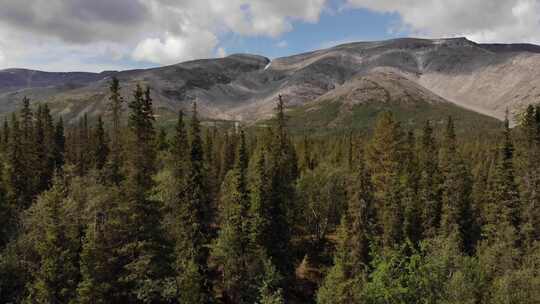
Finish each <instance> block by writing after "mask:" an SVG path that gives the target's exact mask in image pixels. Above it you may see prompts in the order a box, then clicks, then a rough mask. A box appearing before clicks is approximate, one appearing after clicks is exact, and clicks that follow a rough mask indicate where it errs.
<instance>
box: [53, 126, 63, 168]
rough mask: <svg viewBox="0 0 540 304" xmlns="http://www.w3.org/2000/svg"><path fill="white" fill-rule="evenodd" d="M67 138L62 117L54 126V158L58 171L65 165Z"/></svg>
mask: <svg viewBox="0 0 540 304" xmlns="http://www.w3.org/2000/svg"><path fill="white" fill-rule="evenodd" d="M65 144H66V138H65V136H64V121H63V120H62V117H60V118H58V121H57V122H56V125H55V128H54V149H53V159H54V167H55V169H56V170H57V171H58V170H60V169H61V168H62V167H63V166H64V162H65V160H64V153H65V149H66V148H65Z"/></svg>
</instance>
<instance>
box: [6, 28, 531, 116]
mask: <svg viewBox="0 0 540 304" xmlns="http://www.w3.org/2000/svg"><path fill="white" fill-rule="evenodd" d="M112 76H115V77H117V78H118V79H119V80H120V82H121V85H122V88H123V89H122V93H123V95H124V96H125V98H126V99H127V100H129V98H130V97H131V91H132V90H133V88H134V87H135V85H136V84H137V83H140V84H142V85H149V86H150V87H151V88H152V91H153V99H154V104H155V106H156V112H157V115H158V116H162V117H164V118H167V119H169V118H170V119H172V117H173V114H174V113H175V112H177V111H178V110H179V109H187V108H189V107H190V105H191V104H192V103H193V102H194V101H196V102H197V104H198V107H199V110H200V112H201V115H202V116H203V117H205V118H208V119H214V120H234V121H242V122H246V123H250V122H255V121H260V120H264V119H267V118H268V117H270V115H271V113H272V111H273V109H274V107H275V102H276V100H277V98H278V96H279V95H281V96H283V99H284V100H285V102H286V104H287V107H288V108H290V109H291V113H292V115H293V117H297V118H298V119H299V121H305V122H306V123H312V124H314V126H315V125H317V126H335V125H338V124H340V123H345V122H346V123H354V122H355V121H357V120H361V119H364V120H365V118H366V117H371V116H372V114H373V113H372V112H374V111H375V112H376V111H377V109H379V110H380V109H383V108H390V109H392V108H399V109H400V111H405V112H407V111H410V113H412V114H411V115H413V114H414V115H417V114H418V113H424V114H425V113H433V115H435V116H437V117H438V116H440V117H442V116H444V115H447V114H448V113H452V114H454V115H458V116H459V115H461V116H467V117H470V119H471V120H477V121H481V120H489V119H488V118H487V117H488V116H489V117H494V118H498V119H501V118H503V117H504V113H505V111H506V109H509V110H510V111H517V110H519V109H521V108H523V107H524V106H525V105H527V104H531V103H536V102H537V101H538V100H539V99H540V46H537V45H532V44H481V43H475V42H473V41H470V40H467V39H466V38H449V39H416V38H401V39H392V40H385V41H373V42H356V43H348V44H343V45H339V46H335V47H332V48H328V49H323V50H317V51H313V52H309V53H303V54H299V55H294V56H289V57H282V58H275V59H273V60H271V59H269V58H266V57H263V56H258V55H251V54H235V55H230V56H227V57H224V58H217V59H203V60H195V61H189V62H183V63H179V64H175V65H170V66H163V67H158V68H151V69H138V70H127V71H105V72H101V73H85V72H68V73H53V72H42V71H34V70H26V69H7V70H0V113H8V112H11V111H14V110H16V109H18V107H19V105H20V103H21V100H22V97H23V96H28V97H29V98H31V100H34V101H39V102H47V103H48V104H49V105H50V107H51V109H52V110H53V113H54V114H57V115H62V116H63V117H65V119H66V120H68V121H72V122H73V121H75V120H76V119H77V118H79V117H81V115H83V114H84V113H87V114H88V115H89V116H91V117H92V116H97V115H102V114H104V113H105V112H106V111H107V106H106V105H107V101H108V83H109V81H110V79H111V77H112ZM358 113H360V114H358ZM362 113H363V114H362ZM366 113H367V114H366ZM415 113H416V114H415ZM362 115H363V116H362ZM366 115H367V116H366ZM405 116H406V115H405ZM321 117H323V119H321ZM411 117H412V116H411ZM411 117H404V119H411ZM480 117H481V119H480Z"/></svg>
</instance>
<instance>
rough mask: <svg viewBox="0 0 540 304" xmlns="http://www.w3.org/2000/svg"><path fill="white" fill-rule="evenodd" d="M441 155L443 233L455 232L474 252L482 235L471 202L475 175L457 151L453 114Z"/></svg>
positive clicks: (469, 250) (462, 246)
mask: <svg viewBox="0 0 540 304" xmlns="http://www.w3.org/2000/svg"><path fill="white" fill-rule="evenodd" d="M440 155H441V171H442V175H443V180H444V182H443V184H442V205H443V206H442V220H441V233H442V234H443V236H445V237H450V236H452V235H455V236H456V237H457V238H458V241H459V242H460V244H459V245H460V246H461V248H462V249H465V250H466V251H467V252H468V253H472V252H473V249H474V243H475V241H476V240H477V238H478V235H477V231H476V229H475V227H476V226H475V222H474V220H475V214H474V210H473V207H472V203H471V192H472V187H471V184H472V177H471V176H470V173H469V171H468V169H467V167H466V165H465V163H464V162H463V159H462V158H461V156H460V155H459V152H458V151H457V147H456V135H455V131H454V122H453V120H452V117H449V118H448V123H447V127H446V132H445V135H444V141H443V145H442V147H441V151H440Z"/></svg>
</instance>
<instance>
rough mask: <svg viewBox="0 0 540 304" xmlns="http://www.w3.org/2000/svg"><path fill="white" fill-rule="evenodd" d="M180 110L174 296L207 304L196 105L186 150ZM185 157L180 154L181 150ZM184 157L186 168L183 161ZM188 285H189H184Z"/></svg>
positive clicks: (205, 215) (205, 206)
mask: <svg viewBox="0 0 540 304" xmlns="http://www.w3.org/2000/svg"><path fill="white" fill-rule="evenodd" d="M182 115H183V114H182V112H180V114H179V119H178V125H177V129H176V135H175V141H174V150H176V151H177V152H176V153H178V154H177V155H176V156H175V157H177V158H176V165H175V167H176V169H175V170H177V172H178V173H177V174H181V173H182V172H183V170H184V168H186V169H187V170H186V175H185V178H186V186H185V188H183V189H182V191H180V193H179V196H180V197H179V200H178V202H177V206H176V210H174V211H173V212H174V213H175V215H176V224H177V226H176V228H175V236H174V239H175V259H176V260H175V264H174V265H175V271H176V277H177V279H176V280H177V282H179V283H178V286H177V297H178V300H179V301H180V302H181V303H208V302H210V301H211V299H212V294H211V287H210V282H209V281H208V278H207V276H208V264H207V263H208V255H209V251H208V248H207V246H208V244H209V240H210V227H209V223H210V219H209V213H210V204H209V201H208V198H207V196H206V195H207V185H206V180H205V171H204V155H203V149H202V148H203V147H202V139H201V129H200V122H199V118H198V116H197V106H196V104H193V115H192V119H191V128H190V129H191V130H190V137H191V138H190V139H191V140H190V147H189V150H187V151H185V149H186V136H185V135H186V134H185V131H184V124H183V116H182ZM183 151H185V152H187V153H186V155H187V157H184V152H183ZM185 160H187V167H184V161H185ZM188 287H189V288H188Z"/></svg>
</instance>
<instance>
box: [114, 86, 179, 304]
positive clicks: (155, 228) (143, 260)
mask: <svg viewBox="0 0 540 304" xmlns="http://www.w3.org/2000/svg"><path fill="white" fill-rule="evenodd" d="M129 108H130V115H129V121H128V128H129V149H128V150H127V157H126V169H125V170H126V180H125V181H124V184H123V185H122V186H123V187H122V188H123V191H124V194H125V199H124V201H123V202H122V206H121V207H120V208H121V212H122V214H123V216H122V217H121V219H122V220H123V223H122V224H123V227H124V228H123V229H125V231H126V234H125V236H124V240H123V242H122V245H121V246H120V247H119V253H120V254H121V256H122V257H123V258H124V259H125V264H124V265H123V270H122V273H121V280H122V281H124V282H126V284H128V285H130V286H131V288H130V291H129V292H130V293H131V296H130V297H131V301H134V300H135V299H138V300H140V301H143V302H156V301H162V294H161V291H162V290H163V284H165V281H166V279H167V277H168V276H169V275H170V274H169V272H168V271H169V269H168V263H169V261H168V259H167V256H168V253H167V252H168V246H167V243H166V241H165V239H164V238H163V231H162V230H161V225H160V223H161V214H160V206H159V205H158V204H157V202H156V201H153V200H150V199H149V197H150V194H151V191H152V188H153V186H154V181H153V175H154V173H155V157H156V151H155V145H154V136H155V131H154V126H153V124H154V114H153V110H152V99H151V97H150V89H149V88H147V89H146V90H144V91H143V89H142V87H141V86H140V85H138V86H137V88H136V90H135V92H134V96H133V100H132V101H131V102H130V103H129Z"/></svg>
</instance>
